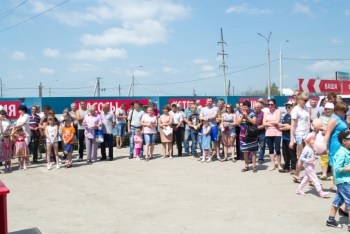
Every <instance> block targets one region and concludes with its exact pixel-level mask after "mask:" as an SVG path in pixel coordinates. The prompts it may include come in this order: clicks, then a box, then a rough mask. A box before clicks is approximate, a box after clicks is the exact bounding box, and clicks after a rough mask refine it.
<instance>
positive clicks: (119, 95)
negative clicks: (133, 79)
mask: <svg viewBox="0 0 350 234" xmlns="http://www.w3.org/2000/svg"><path fill="white" fill-rule="evenodd" d="M119 96H120V85H119Z"/></svg>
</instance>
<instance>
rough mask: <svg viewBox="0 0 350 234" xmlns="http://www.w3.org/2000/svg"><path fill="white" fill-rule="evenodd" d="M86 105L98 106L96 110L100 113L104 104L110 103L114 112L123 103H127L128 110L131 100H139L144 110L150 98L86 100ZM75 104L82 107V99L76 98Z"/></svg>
mask: <svg viewBox="0 0 350 234" xmlns="http://www.w3.org/2000/svg"><path fill="white" fill-rule="evenodd" d="M84 101H85V104H86V107H87V108H89V106H91V105H94V106H95V108H96V111H97V112H98V113H100V112H101V111H102V107H103V105H104V104H109V109H110V111H112V112H115V111H116V110H117V109H118V108H119V107H120V105H121V104H122V103H125V104H126V106H125V111H126V112H127V111H128V110H129V109H130V103H131V102H135V101H138V102H140V103H141V104H142V106H143V107H142V108H141V109H143V110H145V108H144V107H147V106H148V99H118V100H107V99H106V100H103V99H102V100H101V99H99V100H84ZM75 104H76V105H77V108H78V109H79V108H80V101H79V100H75Z"/></svg>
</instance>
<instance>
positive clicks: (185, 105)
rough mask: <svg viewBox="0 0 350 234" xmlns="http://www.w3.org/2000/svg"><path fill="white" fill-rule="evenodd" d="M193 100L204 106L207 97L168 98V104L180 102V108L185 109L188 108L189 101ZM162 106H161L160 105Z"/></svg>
mask: <svg viewBox="0 0 350 234" xmlns="http://www.w3.org/2000/svg"><path fill="white" fill-rule="evenodd" d="M191 100H195V102H196V103H199V104H200V105H201V106H206V103H207V99H206V98H169V100H168V102H169V104H170V105H172V104H174V103H175V104H178V103H180V102H181V103H182V108H183V109H187V108H189V105H190V101H191ZM160 108H162V107H160Z"/></svg>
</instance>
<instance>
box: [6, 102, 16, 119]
mask: <svg viewBox="0 0 350 234" xmlns="http://www.w3.org/2000/svg"><path fill="white" fill-rule="evenodd" d="M3 107H4V110H5V111H6V113H7V115H8V116H9V117H14V116H16V105H15V104H12V105H4V106H3Z"/></svg>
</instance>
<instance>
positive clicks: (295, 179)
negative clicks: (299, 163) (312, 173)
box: [293, 176, 301, 184]
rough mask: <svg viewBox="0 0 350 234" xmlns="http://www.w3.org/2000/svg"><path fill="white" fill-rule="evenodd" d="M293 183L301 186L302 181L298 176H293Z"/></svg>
mask: <svg viewBox="0 0 350 234" xmlns="http://www.w3.org/2000/svg"><path fill="white" fill-rule="evenodd" d="M293 182H294V183H297V184H300V183H301V180H300V179H299V178H297V177H296V176H293Z"/></svg>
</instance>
